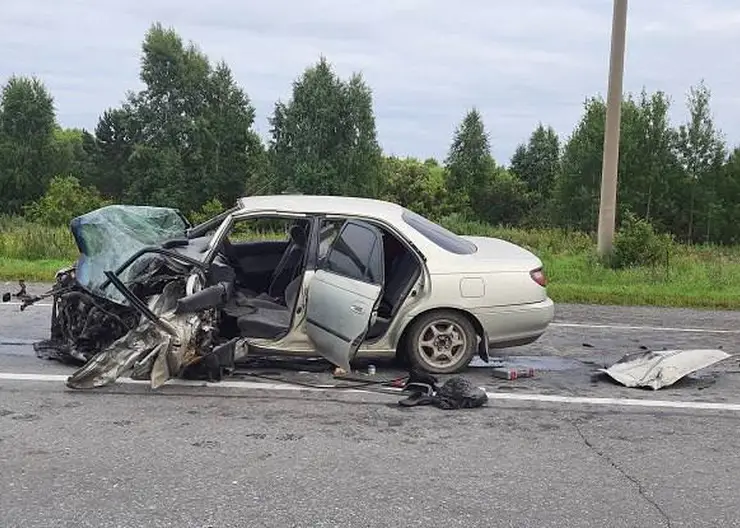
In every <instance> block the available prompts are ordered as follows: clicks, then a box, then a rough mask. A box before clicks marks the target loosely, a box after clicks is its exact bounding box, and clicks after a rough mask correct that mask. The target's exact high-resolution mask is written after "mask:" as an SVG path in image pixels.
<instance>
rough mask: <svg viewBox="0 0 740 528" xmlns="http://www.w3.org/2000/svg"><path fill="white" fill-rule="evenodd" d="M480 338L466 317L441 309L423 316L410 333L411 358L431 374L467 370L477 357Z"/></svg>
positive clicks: (415, 322) (413, 363)
mask: <svg viewBox="0 0 740 528" xmlns="http://www.w3.org/2000/svg"><path fill="white" fill-rule="evenodd" d="M477 340H478V336H477V334H476V332H475V328H473V324H472V323H471V322H470V320H469V319H468V318H467V317H465V315H463V314H461V313H459V312H454V311H450V310H440V311H437V312H432V313H429V314H426V315H422V316H421V317H419V319H417V320H416V321H414V323H413V326H412V327H411V329H410V331H409V333H408V340H407V346H408V348H407V350H408V359H409V361H410V363H411V365H412V366H414V367H416V368H420V369H422V370H424V371H425V372H429V373H431V374H452V373H455V372H459V371H461V370H463V369H464V368H465V367H466V366H467V365H468V363H470V360H471V359H472V358H473V354H475V350H476V346H477Z"/></svg>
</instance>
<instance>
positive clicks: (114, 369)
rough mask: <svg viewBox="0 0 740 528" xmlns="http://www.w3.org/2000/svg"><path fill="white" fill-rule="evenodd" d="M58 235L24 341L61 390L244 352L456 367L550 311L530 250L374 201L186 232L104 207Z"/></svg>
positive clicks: (319, 201)
mask: <svg viewBox="0 0 740 528" xmlns="http://www.w3.org/2000/svg"><path fill="white" fill-rule="evenodd" d="M276 226H282V229H280V228H278V227H276ZM71 229H72V232H73V234H74V237H75V241H76V243H77V245H78V247H79V250H80V258H79V260H78V261H77V263H76V265H75V266H74V267H72V268H69V269H67V270H62V271H60V272H59V273H58V275H57V280H56V283H55V285H54V287H53V289H52V290H51V291H50V292H49V293H48V294H47V295H49V296H53V299H54V302H53V312H52V324H51V336H50V339H48V340H46V341H44V342H41V343H37V344H36V350H37V355H39V356H42V357H47V358H57V359H64V360H70V359H73V360H76V361H78V362H79V363H84V364H83V365H82V366H81V368H80V369H79V370H78V371H76V372H75V373H74V374H73V375H72V376H71V377H70V378H69V380H68V385H69V386H70V387H74V388H86V387H95V386H102V385H105V384H108V383H110V382H112V381H113V380H115V379H116V378H117V377H119V376H122V375H124V374H125V375H130V376H131V377H132V378H134V379H147V380H150V381H151V384H152V386H154V387H157V386H160V385H161V384H163V383H164V382H165V381H166V380H167V379H169V378H173V377H178V376H183V375H185V376H187V375H188V373H189V372H197V371H199V370H201V371H202V370H205V371H208V372H210V371H212V370H216V371H219V372H220V373H223V372H224V369H225V370H227V371H228V370H229V369H232V368H234V366H235V365H238V364H239V362H240V360H244V358H247V357H248V356H274V355H293V356H309V357H318V356H322V357H324V358H325V359H326V360H328V361H330V362H331V363H333V364H334V365H335V366H337V367H339V368H342V369H344V370H346V371H350V370H351V362H352V361H353V360H354V359H355V358H359V357H374V358H378V357H383V356H385V357H397V358H399V359H402V360H404V361H405V362H408V363H409V364H410V365H412V366H414V367H416V368H418V369H421V370H423V371H426V372H428V373H433V374H448V373H455V372H459V371H460V370H462V369H464V368H465V367H466V366H467V365H468V363H469V362H470V360H471V359H472V358H473V356H474V355H476V354H477V355H479V356H480V357H481V358H482V359H483V360H484V361H488V353H489V348H502V347H511V346H517V345H524V344H528V343H531V342H533V341H535V340H537V339H538V338H539V337H540V336H541V335H542V334H543V333H544V331H545V330H546V328H547V327H548V325H549V324H550V322H551V321H552V319H553V316H554V305H553V302H552V300H551V299H550V298H549V297H548V295H547V290H546V279H545V275H544V273H543V269H542V262H541V261H540V260H539V259H538V258H537V257H536V256H535V255H533V254H532V253H530V252H529V251H527V250H525V249H523V248H521V247H518V246H516V245H514V244H511V243H509V242H506V241H503V240H499V239H494V238H485V237H470V236H458V235H456V234H454V233H452V232H450V231H448V230H446V229H444V228H442V227H441V226H439V225H437V224H435V223H433V222H431V221H430V220H428V219H426V218H424V217H422V216H420V215H418V214H416V213H414V212H412V211H410V210H408V209H406V208H404V207H401V206H399V205H396V204H393V203H389V202H384V201H379V200H371V199H364V198H354V197H339V196H306V195H296V196H290V195H277V196H252V197H246V198H241V199H239V200H238V201H237V204H236V205H235V206H234V207H232V208H231V209H229V210H227V211H225V212H223V213H221V214H220V215H218V216H216V217H215V218H212V219H210V220H208V221H206V222H204V223H202V224H200V225H196V226H191V225H189V224H188V222H187V220H186V219H185V218H184V217H182V216H181V215H180V213H179V212H178V211H176V210H174V209H168V208H158V207H143V206H120V205H115V206H108V207H104V208H102V209H99V210H96V211H92V212H90V213H88V214H86V215H83V216H81V217H78V218H76V219H75V220H74V221H73V222H72V225H71ZM268 232H269V233H275V232H278V233H280V232H282V233H285V236H284V238H283V239H278V240H275V239H274V238H275V237H272V238H273V239H270V237H267V236H263V235H264V234H265V233H268ZM245 233H246V235H245ZM37 299H38V298H35V299H29V300H28V301H27V302H26V304H32V303H33V302H34V301H35V300H37Z"/></svg>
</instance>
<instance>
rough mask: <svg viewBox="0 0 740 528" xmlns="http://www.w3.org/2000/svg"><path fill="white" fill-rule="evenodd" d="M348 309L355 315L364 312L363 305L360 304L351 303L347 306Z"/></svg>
mask: <svg viewBox="0 0 740 528" xmlns="http://www.w3.org/2000/svg"><path fill="white" fill-rule="evenodd" d="M349 309H350V310H352V311H353V312H355V313H356V314H357V315H362V314H363V313H364V312H365V307H364V306H362V305H361V304H353V305H352V306H350V307H349Z"/></svg>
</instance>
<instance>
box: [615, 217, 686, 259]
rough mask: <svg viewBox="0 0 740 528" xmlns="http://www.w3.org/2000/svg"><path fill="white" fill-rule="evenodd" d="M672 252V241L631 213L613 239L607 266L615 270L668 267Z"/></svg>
mask: <svg viewBox="0 0 740 528" xmlns="http://www.w3.org/2000/svg"><path fill="white" fill-rule="evenodd" d="M672 250H673V239H672V238H671V237H670V236H668V235H661V234H658V233H656V232H655V229H654V228H653V226H652V225H651V224H650V222H648V221H647V220H645V219H642V218H638V217H637V216H635V215H634V214H632V213H628V214H627V215H625V219H624V221H623V223H622V225H621V226H620V228H619V230H618V231H617V233H616V236H615V239H614V253H613V255H612V256H611V257H609V262H608V264H609V265H610V266H611V267H613V268H615V269H620V268H629V267H635V266H656V265H659V264H661V263H662V264H664V265H666V266H667V265H668V263H669V262H670V257H671V254H672V252H673V251H672Z"/></svg>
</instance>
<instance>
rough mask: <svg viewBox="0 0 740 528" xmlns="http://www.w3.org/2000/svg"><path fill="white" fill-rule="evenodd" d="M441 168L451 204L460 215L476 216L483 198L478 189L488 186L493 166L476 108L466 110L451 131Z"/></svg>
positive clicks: (483, 202)
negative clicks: (452, 132) (461, 213)
mask: <svg viewBox="0 0 740 528" xmlns="http://www.w3.org/2000/svg"><path fill="white" fill-rule="evenodd" d="M445 167H446V168H447V182H446V185H447V192H448V193H449V196H450V198H451V203H452V204H453V205H454V206H455V207H456V208H458V209H460V210H461V211H463V212H465V211H466V210H467V211H470V212H472V213H477V212H478V211H479V210H481V209H482V208H484V207H485V201H486V198H485V197H483V196H482V194H481V190H482V189H485V188H486V187H487V186H488V183H489V180H490V178H491V176H492V173H493V171H494V170H495V167H496V163H495V161H494V160H493V158H492V157H491V147H490V144H489V139H488V134H487V133H486V130H485V126H484V124H483V118H482V116H481V114H480V112H478V110H477V109H475V108H474V109H472V110H470V111H469V112H468V113H467V114H466V115H465V118H464V119H463V121H462V123H460V125H459V126H458V127H457V129H456V130H455V135H454V136H453V138H452V144H451V145H450V150H449V153H448V154H447V158H446V159H445Z"/></svg>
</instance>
